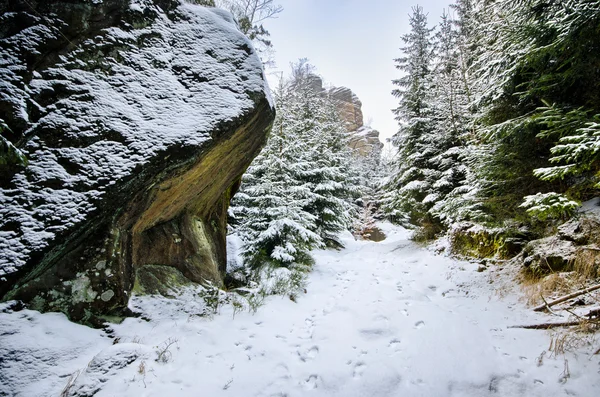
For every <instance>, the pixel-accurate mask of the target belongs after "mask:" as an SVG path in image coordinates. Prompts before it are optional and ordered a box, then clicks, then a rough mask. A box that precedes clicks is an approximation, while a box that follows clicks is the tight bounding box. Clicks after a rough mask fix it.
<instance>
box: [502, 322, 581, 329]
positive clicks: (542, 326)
mask: <svg viewBox="0 0 600 397" xmlns="http://www.w3.org/2000/svg"><path fill="white" fill-rule="evenodd" d="M579 324H581V321H566V322H562V323H543V324H532V325H511V326H509V327H508V328H525V329H550V328H557V327H573V326H575V325H579Z"/></svg>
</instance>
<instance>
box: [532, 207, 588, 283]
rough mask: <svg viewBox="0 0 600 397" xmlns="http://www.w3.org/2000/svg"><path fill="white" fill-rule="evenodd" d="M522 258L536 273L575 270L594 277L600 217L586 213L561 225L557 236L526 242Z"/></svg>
mask: <svg viewBox="0 0 600 397" xmlns="http://www.w3.org/2000/svg"><path fill="white" fill-rule="evenodd" d="M521 258H522V262H523V264H524V266H525V267H526V268H528V269H529V270H531V271H533V272H535V273H537V274H547V273H553V272H561V271H571V270H575V271H577V272H578V273H580V274H583V275H586V276H589V277H590V278H595V277H596V276H597V274H598V273H599V270H600V217H598V215H597V214H594V213H588V214H586V215H583V216H580V217H578V218H575V219H571V220H570V221H568V222H566V223H563V224H562V225H560V226H559V227H558V231H557V233H556V234H554V235H552V236H549V237H546V238H542V239H539V240H533V241H531V242H529V243H528V244H527V246H525V249H524V250H523V253H522V254H521Z"/></svg>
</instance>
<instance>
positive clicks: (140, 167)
mask: <svg viewBox="0 0 600 397" xmlns="http://www.w3.org/2000/svg"><path fill="white" fill-rule="evenodd" d="M0 14H1V16H0V122H2V124H0V126H4V127H3V128H2V130H3V131H2V136H3V142H4V143H6V145H8V147H11V146H12V147H14V148H16V150H17V151H18V154H19V156H23V157H24V158H25V161H10V162H9V161H6V162H2V161H0V167H1V168H0V297H1V299H2V300H11V299H18V300H22V301H24V302H27V303H29V304H30V306H31V307H32V308H34V309H37V310H43V311H47V310H51V311H63V312H65V313H66V314H67V315H68V316H69V317H70V318H71V319H73V320H76V321H80V322H85V323H88V324H93V325H98V324H99V323H100V322H101V320H102V317H101V316H114V315H121V314H122V313H123V312H124V310H125V309H126V307H127V302H128V299H129V295H130V293H131V291H132V290H133V289H134V287H135V288H136V289H137V290H138V291H141V292H143V291H146V292H157V291H158V292H160V291H163V290H164V288H163V287H164V286H165V285H166V286H169V285H172V284H173V283H177V282H181V281H183V280H186V281H189V282H203V281H205V280H208V281H211V282H213V283H216V284H217V285H218V284H221V283H222V278H223V276H224V272H225V266H226V258H225V256H226V241H225V233H226V213H227V207H228V204H229V199H230V197H231V195H232V194H234V192H235V191H236V189H237V186H238V184H239V179H240V177H241V175H242V173H243V172H244V171H245V169H246V167H247V166H248V164H249V163H250V162H251V160H252V159H253V158H254V157H255V156H256V155H257V154H258V152H259V151H260V149H261V147H262V145H263V144H264V142H265V140H266V134H267V131H268V129H269V127H270V124H271V122H272V120H273V117H274V109H273V105H272V103H271V100H270V95H269V93H268V87H267V86H266V83H265V79H264V75H263V70H262V65H261V62H260V60H259V58H258V56H257V55H256V54H255V52H254V50H253V48H252V45H251V43H250V41H249V40H248V39H247V38H246V37H244V36H243V35H242V34H241V33H240V32H239V30H238V29H237V26H236V24H235V22H234V21H233V19H232V17H231V15H229V14H228V13H226V12H222V11H218V10H211V9H207V8H203V7H200V6H197V5H191V4H187V3H185V2H180V1H176V0H131V1H128V0H64V1H57V2H42V1H35V0H28V1H25V0H22V1H19V0H16V1H11V2H2V1H0ZM0 143H2V142H0ZM6 145H4V146H6ZM13 151H14V150H13ZM1 156H2V153H0V157H1ZM13 157H14V156H13Z"/></svg>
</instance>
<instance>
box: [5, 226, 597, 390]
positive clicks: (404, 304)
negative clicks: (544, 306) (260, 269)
mask: <svg viewBox="0 0 600 397" xmlns="http://www.w3.org/2000/svg"><path fill="white" fill-rule="evenodd" d="M379 226H380V227H381V229H382V230H384V232H385V233H386V235H387V238H386V240H384V241H382V242H379V243H376V242H369V241H355V240H354V238H353V237H352V236H351V235H350V234H345V235H344V236H343V242H344V245H345V247H346V248H344V249H342V250H340V251H334V250H326V251H325V250H324V251H318V252H317V253H316V255H315V260H316V263H315V266H314V270H313V272H312V273H311V274H310V276H309V279H308V285H307V293H306V294H301V295H300V296H298V297H297V299H296V302H293V301H291V300H290V299H288V298H287V297H278V296H273V297H268V298H267V299H266V300H265V302H264V305H263V306H262V307H260V308H258V311H257V312H256V314H254V315H252V314H250V313H247V312H239V311H238V312H236V311H235V310H234V307H232V306H220V307H219V309H218V310H219V312H220V313H219V314H215V315H214V317H212V318H211V317H206V316H205V317H201V316H198V315H196V313H195V311H196V310H199V309H200V308H196V309H192V308H191V307H189V309H190V310H181V309H182V308H184V307H185V305H184V304H183V301H180V302H176V303H174V304H173V306H172V305H171V303H170V301H172V300H169V299H165V298H162V299H160V300H157V299H154V298H153V297H140V298H139V301H138V303H140V302H141V301H144V302H145V304H146V305H147V306H146V307H145V310H149V311H150V312H151V313H155V314H154V316H153V317H152V318H151V320H150V321H145V320H143V319H141V318H128V319H126V320H125V321H124V322H123V323H122V324H120V325H116V326H114V327H113V332H114V336H116V337H118V338H120V339H119V344H122V343H125V344H126V345H125V346H124V347H123V348H120V347H118V345H119V344H117V345H115V346H114V347H108V348H107V346H106V341H105V340H104V339H103V338H101V336H100V334H99V333H98V332H97V331H92V330H89V329H88V328H85V327H82V326H77V325H73V324H70V323H68V322H67V321H66V319H65V318H64V317H63V316H58V317H56V315H51V314H45V315H39V314H37V315H36V318H38V319H39V320H38V325H37V327H36V328H35V329H34V328H32V327H27V326H25V324H23V323H19V324H17V325H15V326H14V327H12V328H11V329H13V333H11V334H9V335H8V336H6V335H4V334H2V336H0V348H1V347H3V346H4V345H5V341H6V340H9V341H11V345H12V346H14V347H13V348H15V349H16V348H17V346H15V345H14V343H13V342H14V341H16V340H17V338H18V340H20V341H21V343H26V344H29V345H34V342H32V341H33V340H34V337H35V345H36V346H38V350H37V352H38V353H36V354H37V356H38V357H45V354H46V353H44V352H43V349H42V346H53V343H54V339H53V336H52V335H48V336H45V335H44V333H43V332H41V331H39V329H40V327H41V328H42V329H43V328H44V327H50V326H52V327H54V328H55V329H56V328H60V327H66V326H68V327H73V328H79V329H80V330H81V333H78V332H76V331H75V330H73V331H72V332H74V333H73V335H77V337H76V341H78V340H83V339H86V338H87V341H88V342H87V344H88V345H91V344H93V343H94V342H96V341H98V342H99V344H100V345H99V346H98V348H97V349H96V351H91V350H82V351H81V355H82V357H79V358H78V359H77V360H75V359H74V357H72V356H69V355H67V356H66V357H65V361H61V364H62V365H64V366H65V370H64V371H62V372H65V373H68V372H69V371H74V368H75V367H76V366H77V365H81V367H80V369H81V371H82V373H87V372H89V366H87V363H88V362H89V361H90V360H92V359H93V360H92V363H98V365H97V366H94V367H97V368H98V369H99V370H98V371H93V373H94V374H97V375H94V376H96V378H97V379H100V378H102V379H103V380H102V384H101V386H100V389H99V391H98V392H97V393H96V394H95V396H97V397H103V396H138V395H140V396H141V395H143V396H149V397H150V396H157V397H158V396H175V395H176V396H181V397H185V396H198V395H199V394H201V395H206V396H213V397H218V396H245V397H246V396H247V397H252V396H257V397H263V396H284V395H285V396H289V397H300V396H327V397H335V396H340V397H354V396H356V397H364V396H390V397H391V396H411V397H419V396H423V397H430V396H445V397H482V396H503V397H522V396H528V397H546V396H563V395H571V396H581V397H583V396H586V397H587V396H595V395H596V394H597V390H598V388H599V387H600V378H599V377H598V366H599V364H600V358H599V357H598V355H594V354H593V353H594V351H595V350H596V349H597V346H595V347H594V346H590V345H584V346H583V347H581V348H574V349H573V350H570V351H567V352H566V354H558V355H555V354H554V353H552V352H551V351H550V350H548V346H549V341H550V334H548V333H547V332H546V331H538V330H527V329H516V328H509V326H512V325H517V324H535V323H543V322H548V321H552V317H551V316H550V315H549V314H542V313H536V312H533V311H531V309H529V308H526V307H524V304H523V302H521V301H519V290H518V287H517V286H515V282H514V279H513V278H511V274H510V272H500V271H496V270H495V269H490V270H488V271H486V272H482V273H479V272H477V268H478V266H477V264H474V263H469V262H461V261H456V260H453V259H450V258H448V257H443V256H436V255H434V254H432V253H431V252H429V251H427V250H425V249H423V248H421V247H419V246H418V245H417V244H415V243H414V242H412V241H410V240H408V237H409V235H410V233H409V232H408V231H407V230H405V229H402V228H398V227H395V226H392V225H389V224H383V225H379ZM498 287H501V288H500V289H497V288H498ZM500 292H501V293H500ZM21 313H22V312H14V313H7V314H1V315H0V324H11V326H12V324H13V319H16V318H19V316H22V314H21ZM29 313H31V312H29ZM554 321H556V320H554ZM4 329H7V327H6V326H5V327H4ZM16 335H18V336H16ZM132 342H135V343H133V344H138V345H139V346H140V347H139V350H136V348H135V347H134V346H132ZM77 343H79V342H75V344H77ZM167 346H169V347H168V351H169V354H168V356H169V359H168V360H166V362H161V361H157V360H156V357H157V353H156V351H161V350H164V349H165V348H167ZM100 351H102V353H100V355H97V354H98V352H100ZM152 351H154V353H152ZM54 352H55V350H52V351H51V352H48V354H55V353H54ZM136 352H140V353H139V354H138V356H137V358H135V361H133V362H130V361H131V360H133V359H134V356H135V354H136ZM94 357H95V358H94ZM69 358H70V359H71V360H75V361H70V360H69ZM4 362H6V361H4ZM127 362H130V363H129V364H127V365H124V366H123V368H122V369H118V370H117V369H116V368H118V367H120V366H122V364H123V363H127ZM82 363H83V364H82ZM113 363H121V364H119V365H117V364H113ZM140 367H141V368H142V369H143V370H140ZM7 368H8V370H6V371H2V373H3V374H4V376H5V378H4V379H6V381H7V382H8V383H4V382H0V385H1V386H0V387H4V388H5V389H4V390H6V389H8V390H11V391H13V392H14V394H15V395H17V396H28V397H29V396H31V397H37V396H42V395H44V396H45V395H57V394H58V393H59V392H60V390H61V387H60V382H61V381H62V382H64V384H66V383H67V379H66V378H59V376H60V374H62V372H61V371H58V372H59V373H56V374H47V375H46V377H45V378H44V379H40V381H38V382H36V381H35V379H36V378H35V376H36V371H38V370H39V368H36V367H35V366H31V367H28V368H19V367H17V366H8V367H7ZM67 368H68V369H67ZM86 368H87V369H86ZM101 368H102V370H100V369H101ZM109 368H114V369H115V370H114V371H113V370H109ZM46 369H47V368H46ZM46 369H44V368H42V370H46ZM80 376H81V375H80ZM86 377H87V375H86ZM4 379H3V380H4ZM21 379H29V380H30V382H29V384H27V383H26V382H22V381H21ZM82 379H83V378H82ZM79 382H80V380H79V379H77V380H76V382H75V386H77V385H79V384H80V383H79ZM52 384H53V385H54V386H52V387H49V386H48V385H52ZM82 384H91V383H90V382H88V381H85V382H82ZM98 384H99V383H98ZM72 390H74V389H72ZM2 391H3V390H2V389H0V395H1V394H2Z"/></svg>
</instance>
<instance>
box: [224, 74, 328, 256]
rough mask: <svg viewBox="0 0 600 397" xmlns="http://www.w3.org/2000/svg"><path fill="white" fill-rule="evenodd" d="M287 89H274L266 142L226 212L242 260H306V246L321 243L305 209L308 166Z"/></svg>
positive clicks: (316, 245) (304, 148)
mask: <svg viewBox="0 0 600 397" xmlns="http://www.w3.org/2000/svg"><path fill="white" fill-rule="evenodd" d="M290 96H291V95H290V92H289V91H288V87H286V86H285V85H284V84H283V83H282V84H280V87H279V90H277V92H276V101H277V102H276V103H277V106H276V110H277V118H276V119H275V122H274V125H273V129H272V131H271V136H270V137H269V141H268V143H267V145H266V147H265V148H264V149H263V151H262V152H261V153H260V155H259V156H258V157H257V158H256V159H255V160H254V161H253V163H252V165H251V166H250V167H249V168H248V170H247V172H246V174H244V177H243V180H242V186H241V189H240V192H239V193H238V194H237V195H236V196H235V198H234V201H233V206H232V208H231V213H232V214H233V217H234V218H235V221H236V223H237V225H236V232H237V233H238V234H239V235H240V237H241V238H242V241H244V247H243V252H242V255H243V256H244V258H245V261H246V263H247V264H249V265H250V266H251V267H253V268H260V267H263V266H264V265H267V264H272V265H275V266H286V267H288V266H291V265H293V264H295V263H300V264H308V263H310V261H311V260H310V254H309V252H310V250H311V249H313V248H315V247H321V246H323V241H322V239H321V238H320V236H319V235H318V234H316V233H315V232H314V230H315V229H316V220H317V219H316V216H315V215H313V214H311V213H309V212H306V211H305V210H304V207H305V206H306V204H307V203H308V200H307V196H309V195H310V188H309V187H308V186H307V185H306V183H305V182H304V181H302V177H303V174H304V172H305V171H306V169H308V166H309V164H307V163H306V162H305V161H304V160H303V159H302V155H303V152H305V151H306V150H308V149H309V148H308V146H307V145H306V142H303V141H301V140H298V139H296V137H295V136H294V134H293V132H294V128H295V122H296V119H295V118H294V117H293V115H292V114H291V109H290V106H289V103H290V102H291V101H292V100H293V98H290Z"/></svg>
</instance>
